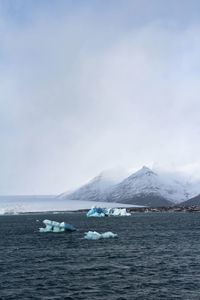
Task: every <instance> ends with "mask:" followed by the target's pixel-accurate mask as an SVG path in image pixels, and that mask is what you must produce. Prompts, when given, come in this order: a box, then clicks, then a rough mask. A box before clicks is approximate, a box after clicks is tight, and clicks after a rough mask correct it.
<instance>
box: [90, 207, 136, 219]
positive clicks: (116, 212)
mask: <svg viewBox="0 0 200 300" xmlns="http://www.w3.org/2000/svg"><path fill="white" fill-rule="evenodd" d="M86 215H87V217H110V216H130V215H131V214H130V213H128V212H127V211H126V208H102V207H96V206H93V207H92V208H91V209H90V210H89V211H88V212H87V214H86Z"/></svg>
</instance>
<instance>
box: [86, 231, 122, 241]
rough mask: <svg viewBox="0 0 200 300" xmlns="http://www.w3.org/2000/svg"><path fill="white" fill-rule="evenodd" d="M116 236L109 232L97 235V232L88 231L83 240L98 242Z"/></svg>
mask: <svg viewBox="0 0 200 300" xmlns="http://www.w3.org/2000/svg"><path fill="white" fill-rule="evenodd" d="M116 237H117V234H115V233H112V232H111V231H108V232H104V233H99V232H97V231H88V232H85V236H84V238H85V239H87V240H99V239H108V238H116Z"/></svg>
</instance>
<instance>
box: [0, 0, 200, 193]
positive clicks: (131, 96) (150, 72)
mask: <svg viewBox="0 0 200 300" xmlns="http://www.w3.org/2000/svg"><path fill="white" fill-rule="evenodd" d="M0 141H1V144H0V194H51V193H53V194H56V193H61V192H63V191H66V190H68V189H72V188H74V187H76V186H78V185H80V184H82V183H84V182H85V181H87V180H88V179H90V178H92V177H93V176H95V175H97V174H98V173H99V172H100V171H102V170H105V169H109V168H113V167H116V166H122V167H124V168H126V169H129V170H131V169H137V168H140V167H141V166H142V165H151V164H157V165H162V166H165V167H167V168H175V169H181V170H182V169H183V170H185V171H188V172H195V173H199V174H200V1H199V0H196V1H195V0H190V1H188V0H168V1H164V0H151V1H149V0H130V1H129V0H121V1H120V0H113V1H112V0H98V1H96V0H81V1H78V0H76V1H74V0H71V1H70V0H63V1H62V0H59V1H56V0H54V1H53V0H43V1H39V0H32V1H29V0H13V1H11V0H0Z"/></svg>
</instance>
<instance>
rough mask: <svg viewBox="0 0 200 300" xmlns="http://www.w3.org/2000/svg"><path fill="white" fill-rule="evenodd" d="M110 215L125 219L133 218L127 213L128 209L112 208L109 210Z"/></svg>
mask: <svg viewBox="0 0 200 300" xmlns="http://www.w3.org/2000/svg"><path fill="white" fill-rule="evenodd" d="M109 215H110V216H120V217H124V216H131V213H128V212H127V211H126V208H111V209H110V210H109Z"/></svg>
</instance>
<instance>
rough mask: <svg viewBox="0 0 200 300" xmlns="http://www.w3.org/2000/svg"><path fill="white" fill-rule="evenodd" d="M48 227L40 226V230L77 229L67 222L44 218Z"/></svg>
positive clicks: (62, 230) (61, 230) (59, 230)
mask: <svg viewBox="0 0 200 300" xmlns="http://www.w3.org/2000/svg"><path fill="white" fill-rule="evenodd" d="M43 223H44V224H45V226H46V227H42V228H39V231H40V232H64V231H75V230H76V228H75V227H74V226H73V225H71V224H67V223H65V222H61V223H59V222H56V221H51V220H43Z"/></svg>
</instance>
